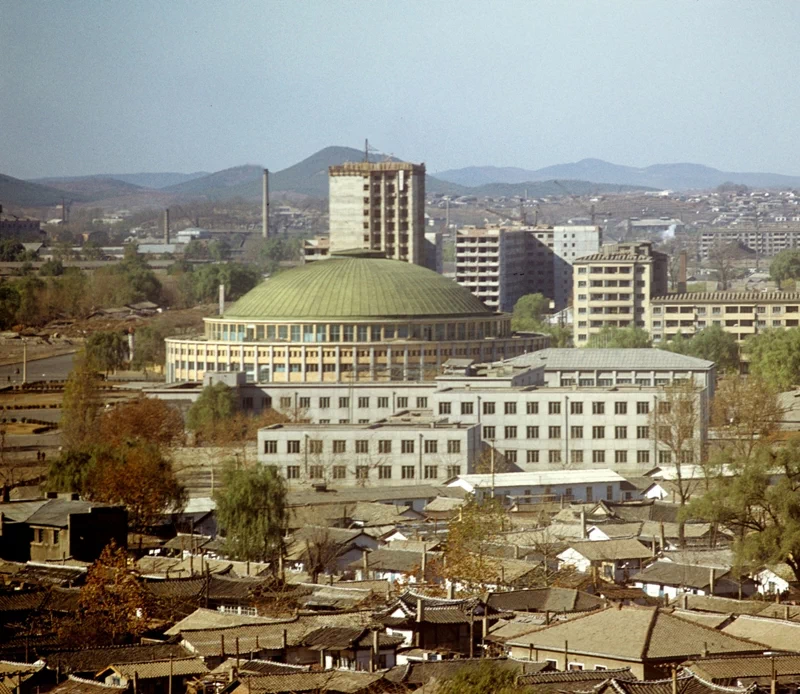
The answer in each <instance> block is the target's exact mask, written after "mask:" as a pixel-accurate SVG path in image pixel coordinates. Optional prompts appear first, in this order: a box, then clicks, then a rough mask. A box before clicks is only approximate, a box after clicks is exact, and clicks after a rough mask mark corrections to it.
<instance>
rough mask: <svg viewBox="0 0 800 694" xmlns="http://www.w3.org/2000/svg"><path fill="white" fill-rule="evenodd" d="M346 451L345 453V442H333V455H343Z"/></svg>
mask: <svg viewBox="0 0 800 694" xmlns="http://www.w3.org/2000/svg"><path fill="white" fill-rule="evenodd" d="M346 451H347V441H342V440H341V439H340V440H338V441H334V442H333V452H334V453H345V452H346Z"/></svg>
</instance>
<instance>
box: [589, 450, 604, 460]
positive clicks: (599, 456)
mask: <svg viewBox="0 0 800 694" xmlns="http://www.w3.org/2000/svg"><path fill="white" fill-rule="evenodd" d="M592 462H593V463H605V462H606V452H605V451H592Z"/></svg>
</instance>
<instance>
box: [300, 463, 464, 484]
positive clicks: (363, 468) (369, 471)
mask: <svg viewBox="0 0 800 694" xmlns="http://www.w3.org/2000/svg"><path fill="white" fill-rule="evenodd" d="M325 470H326V468H325V466H324V465H309V466H308V479H311V480H323V479H325ZM375 472H377V476H378V479H381V480H390V479H392V478H393V468H392V466H391V465H376V466H374V467H370V466H369V465H356V466H355V467H354V468H352V469H348V467H347V466H346V465H333V466H332V467H331V468H330V476H331V479H334V480H344V479H348V478H349V477H351V476H352V477H353V478H355V479H357V480H366V479H369V478H370V477H371V476H373V475H374V474H375ZM445 473H446V476H445V479H450V478H451V477H458V475H460V474H461V466H460V465H447V466H446V467H445ZM416 474H417V466H416V465H401V466H400V479H404V480H413V479H416ZM300 477H301V470H300V466H299V465H287V466H286V479H288V480H299V479H300ZM422 478H423V479H426V480H435V479H439V466H438V465H423V467H422Z"/></svg>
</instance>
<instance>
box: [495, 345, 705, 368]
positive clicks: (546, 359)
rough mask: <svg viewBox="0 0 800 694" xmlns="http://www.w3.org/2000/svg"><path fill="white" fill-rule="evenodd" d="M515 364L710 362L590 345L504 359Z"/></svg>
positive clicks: (644, 365) (668, 365) (622, 365)
mask: <svg viewBox="0 0 800 694" xmlns="http://www.w3.org/2000/svg"><path fill="white" fill-rule="evenodd" d="M506 363H510V364H513V365H515V366H544V368H545V370H547V371H562V370H563V371H577V370H587V371H591V370H595V369H598V370H600V369H602V370H610V371H639V370H648V371H660V370H664V371H672V370H684V369H687V370H695V371H697V370H700V371H704V370H706V369H710V368H711V367H712V366H713V365H714V362H712V361H708V360H706V359H697V358H696V357H687V356H686V355H685V354H677V353H675V352H667V351H666V350H663V349H657V348H655V347H648V348H634V349H616V348H612V349H602V348H593V347H581V348H572V349H565V348H558V347H551V348H548V349H540V350H538V351H537V352H528V353H527V354H521V355H520V356H518V357H514V358H513V359H509V360H507V362H506Z"/></svg>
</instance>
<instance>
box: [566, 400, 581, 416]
mask: <svg viewBox="0 0 800 694" xmlns="http://www.w3.org/2000/svg"><path fill="white" fill-rule="evenodd" d="M569 413H570V414H583V403H582V402H571V403H570V404H569Z"/></svg>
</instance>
